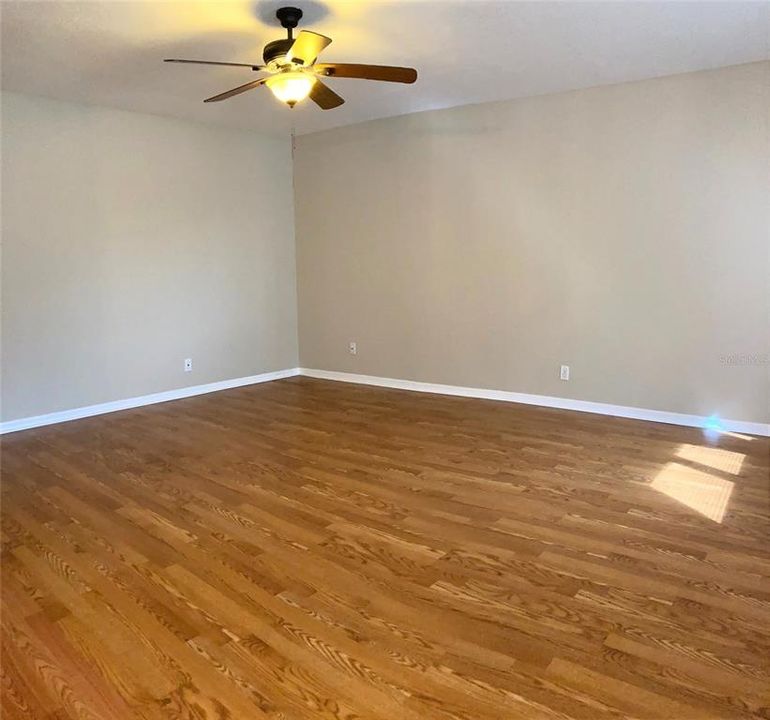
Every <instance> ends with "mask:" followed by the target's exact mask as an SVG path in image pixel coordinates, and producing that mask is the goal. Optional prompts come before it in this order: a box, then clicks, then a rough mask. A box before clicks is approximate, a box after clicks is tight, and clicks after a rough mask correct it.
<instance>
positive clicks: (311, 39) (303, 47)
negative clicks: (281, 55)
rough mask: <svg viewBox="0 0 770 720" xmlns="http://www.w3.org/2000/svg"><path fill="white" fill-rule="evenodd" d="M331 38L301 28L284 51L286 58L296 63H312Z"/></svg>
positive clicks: (306, 64)
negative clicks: (285, 51)
mask: <svg viewBox="0 0 770 720" xmlns="http://www.w3.org/2000/svg"><path fill="white" fill-rule="evenodd" d="M331 41H332V39H331V38H328V37H326V35H319V34H318V33H314V32H310V30H301V31H300V33H299V35H297V39H296V40H295V41H294V44H293V45H292V46H291V49H290V50H289V52H288V53H286V59H287V60H291V61H292V62H295V63H297V64H298V65H304V66H306V67H307V66H308V65H312V64H313V62H314V61H315V59H316V58H317V57H318V56H319V55H320V54H321V51H322V50H323V49H324V48H325V47H328V46H329V45H330V44H331Z"/></svg>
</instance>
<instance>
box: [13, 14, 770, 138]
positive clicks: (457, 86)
mask: <svg viewBox="0 0 770 720" xmlns="http://www.w3.org/2000/svg"><path fill="white" fill-rule="evenodd" d="M284 4H294V5H297V6H299V7H301V8H302V9H303V10H304V12H305V18H303V22H302V23H301V25H300V28H302V27H306V28H308V29H312V30H315V31H318V32H321V33H323V34H325V35H328V36H330V37H331V38H333V40H334V42H333V43H332V45H331V46H330V47H329V48H328V49H327V50H326V51H325V53H324V55H323V59H324V60H326V61H338V62H368V63H380V64H389V65H411V66H413V67H416V68H417V69H418V71H419V73H420V77H419V79H418V81H417V83H416V84H415V85H396V84H389V83H375V82H364V81H358V80H345V79H338V80H331V81H329V84H330V85H332V86H333V88H334V89H335V90H336V91H337V92H338V93H340V94H341V95H342V96H343V97H345V99H346V100H347V102H346V104H345V105H343V106H342V107H340V108H338V109H335V110H329V111H321V110H320V109H318V108H316V107H315V106H314V105H313V104H312V103H302V104H300V105H298V106H297V108H295V109H294V110H289V109H288V108H287V107H285V106H282V105H280V104H279V103H278V101H277V100H275V99H274V98H273V97H272V96H271V94H270V93H269V91H268V90H266V89H264V88H260V89H258V90H254V91H251V92H248V93H245V94H243V95H239V96H237V97H234V98H232V99H230V100H227V101H225V102H222V103H209V104H206V105H204V104H203V102H202V100H203V98H205V97H208V96H210V95H213V94H216V93H218V92H221V91H224V90H227V89H229V88H231V87H235V86H236V85H241V84H243V83H245V82H248V81H249V80H251V79H254V77H255V76H254V74H253V73H252V71H251V70H249V69H247V68H226V67H212V66H193V65H174V64H164V63H162V62H161V60H162V59H163V58H164V57H187V58H198V59H207V60H229V61H235V62H252V63H258V62H261V60H262V47H263V45H264V44H265V43H267V42H268V41H270V40H275V39H278V38H281V37H284V33H285V31H284V30H283V29H282V28H280V27H279V25H278V23H277V21H275V20H274V15H275V10H276V8H278V7H280V6H281V5H284ZM0 11H1V12H2V17H1V19H0V21H1V22H2V87H3V89H5V90H10V91H17V92H27V93H30V94H34V95H44V96H49V97H54V98H60V99H63V100H73V101H79V102H86V103H93V104H98V105H106V106H109V107H115V108H122V109H125V110H135V111H139V112H149V113H154V114H157V115H166V116H172V117H179V118H185V119H189V120H197V121H201V122H208V123H215V124H220V125H227V126H231V127H239V128H249V129H254V130H260V131H263V132H268V133H274V134H281V133H284V132H288V131H290V130H292V129H294V130H295V131H296V132H297V134H301V133H307V132H315V131H318V130H324V129H327V128H331V127H336V126H340V125H348V124H351V123H356V122H361V121H364V120H370V119H373V118H380V117H388V116H392V115H401V114H404V113H410V112H417V111H421V110H429V109H435V108H444V107H452V106H456V105H464V104H469V103H478V102H486V101H493V100H505V99H510V98H516V97H524V96H528V95H538V94H543V93H552V92H558V91H563V90H572V89H578V88H584V87H591V86H596V85H604V84H609V83H617V82H624V81H628V80H638V79H642V78H649V77H656V76H661V75H670V74H674V73H680V72H687V71H692V70H700V69H706V68H713V67H720V66H725V65H734V64H739V63H746V62H753V61H756V60H762V59H766V58H768V56H769V55H768V38H769V37H770V2H738V1H736V2H654V1H653V2H513V1H511V0H496V1H490V0H457V1H452V0H440V1H426V0H400V1H394V0H388V1H384V0H326V1H321V0H294V2H290V1H289V0H284V2H276V1H272V0H271V1H269V2H256V3H255V2H241V1H240V0H233V1H232V2H229V1H227V0H224V1H223V0H219V1H214V2H212V1H202V2H189V1H188V2H175V1H165V0H147V1H143V0H132V1H131V2H120V1H118V2H116V1H114V0H104V1H98V0H91V1H89V2H78V1H74V2H73V1H62V2H56V1H54V2H36V1H34V0H26V1H15V0H3V1H2V3H0Z"/></svg>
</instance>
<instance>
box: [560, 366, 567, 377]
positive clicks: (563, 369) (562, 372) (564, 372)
mask: <svg viewBox="0 0 770 720" xmlns="http://www.w3.org/2000/svg"><path fill="white" fill-rule="evenodd" d="M559 379H560V380H569V365H562V366H561V370H560V371H559Z"/></svg>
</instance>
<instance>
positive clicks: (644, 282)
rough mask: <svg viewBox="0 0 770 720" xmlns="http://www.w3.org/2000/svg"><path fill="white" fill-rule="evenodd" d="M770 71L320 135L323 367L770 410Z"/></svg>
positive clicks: (602, 398)
mask: <svg viewBox="0 0 770 720" xmlns="http://www.w3.org/2000/svg"><path fill="white" fill-rule="evenodd" d="M769 79H770V64H768V63H763V64H752V65H744V66H738V67H733V68H727V69H721V70H717V71H708V72H702V73H694V74H688V75H680V76H675V77H668V78H662V79H656V80H650V81H645V82H637V83H629V84H624V85H617V86H612V87H603V88H597V89H591V90H584V91H579V92H572V93H565V94H560V95H553V96H544V97H537V98H531V99H525V100H517V101H512V102H505V103H495V104H485V105H478V106H471V107H462V108H456V109H451V110H442V111H436V112H430V113H422V114H418V115H411V116H405V117H401V118H394V119H388V120H382V121H375V122H370V123H366V124H362V125H357V126H352V127H347V128H341V129H337V130H331V131H328V132H324V133H318V134H314V135H309V136H305V137H302V138H299V140H298V143H297V150H296V153H295V208H296V210H295V212H296V223H297V248H298V286H299V318H300V323H299V327H300V361H301V364H302V365H303V366H304V367H310V368H320V369H326V370H338V371H347V372H355V373H364V374H370V375H380V376H386V377H393V378H403V379H411V380H420V381H426V382H435V383H448V384H456V385H464V386H475V387H483V388H490V389H498V390H510V391H519V392H528V393H538V394H545V395H556V396H561V397H570V398H576V399H582V400H593V401H597V402H607V403H614V404H621V405H631V406H638V407H643V408H649V409H657V410H667V411H672V412H684V413H694V414H699V415H710V414H711V413H718V414H720V415H721V416H722V417H725V418H730V419H736V420H745V421H757V422H767V421H768V420H770V409H769V407H770V398H769V396H768V371H769V370H770V365H768V352H770V323H769V317H770V257H769V256H768V253H769V252H770V238H769V236H768V230H769V228H770V224H769V219H770V218H769V216H768V197H769V196H768V167H769V166H768V162H770V154H769V153H768V107H769V104H768V80H769ZM351 340H354V341H356V342H357V343H358V355H356V356H351V355H349V354H348V352H347V344H348V342H349V341H351ZM733 354H739V355H747V356H752V355H753V356H756V357H753V358H752V357H749V358H738V360H737V364H736V363H733V364H730V359H729V358H728V359H727V361H726V359H725V356H730V355H733ZM561 363H565V364H569V365H570V366H571V368H572V380H570V381H569V382H566V383H565V382H561V381H560V380H559V379H558V373H559V365H560V364H561Z"/></svg>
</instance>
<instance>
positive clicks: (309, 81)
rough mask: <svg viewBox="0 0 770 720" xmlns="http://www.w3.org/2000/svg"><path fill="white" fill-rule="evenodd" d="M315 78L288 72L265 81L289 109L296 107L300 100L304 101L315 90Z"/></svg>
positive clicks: (301, 73) (305, 74) (302, 73)
mask: <svg viewBox="0 0 770 720" xmlns="http://www.w3.org/2000/svg"><path fill="white" fill-rule="evenodd" d="M314 83H315V78H314V77H313V76H312V75H308V74H307V73H304V72H298V71H294V70H291V71H287V72H280V73H276V74H275V75H272V76H271V77H269V78H268V79H267V80H266V81H265V85H267V86H268V87H269V88H270V91H271V92H272V93H273V95H275V97H277V98H278V99H279V100H280V101H281V102H285V103H286V104H287V105H288V106H289V107H294V106H295V105H296V104H297V103H298V102H300V100H304V99H305V98H306V97H307V96H308V95H309V94H310V91H311V90H312V89H313V85H314Z"/></svg>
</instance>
